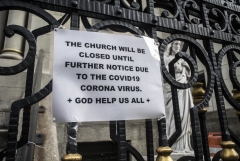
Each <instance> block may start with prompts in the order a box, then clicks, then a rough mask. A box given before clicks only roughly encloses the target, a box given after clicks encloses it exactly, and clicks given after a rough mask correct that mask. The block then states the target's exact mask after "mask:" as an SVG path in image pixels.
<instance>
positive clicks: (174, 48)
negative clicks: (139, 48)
mask: <svg viewBox="0 0 240 161" xmlns="http://www.w3.org/2000/svg"><path fill="white" fill-rule="evenodd" d="M180 48H181V42H180V41H174V42H172V43H171V44H169V45H168V46H167V50H166V51H165V53H164V62H165V65H166V67H167V69H168V64H169V63H170V62H171V61H172V60H173V58H174V57H175V54H176V53H178V52H179V51H180ZM174 68H175V78H176V80H177V81H178V82H180V83H187V82H188V80H189V78H190V76H191V71H190V67H189V66H188V64H187V63H186V62H185V61H184V60H183V59H179V60H178V61H177V62H176V63H175V64H174ZM163 85H164V87H163V90H164V99H165V108H166V126H167V127H166V132H167V137H168V138H170V137H171V136H172V134H173V133H174V132H175V131H176V129H175V122H174V114H173V103H172V94H171V86H170V85H169V84H168V83H166V82H164V84H163ZM177 91H178V101H179V110H180V117H181V121H182V124H181V127H182V133H181V135H180V136H179V138H178V139H177V141H176V142H175V143H174V144H173V145H172V147H171V148H172V149H173V152H177V153H193V149H192V146H191V141H190V136H191V133H192V130H191V119H190V108H192V107H193V106H194V105H193V99H192V93H191V90H190V89H189V88H188V89H183V90H181V89H178V90H177Z"/></svg>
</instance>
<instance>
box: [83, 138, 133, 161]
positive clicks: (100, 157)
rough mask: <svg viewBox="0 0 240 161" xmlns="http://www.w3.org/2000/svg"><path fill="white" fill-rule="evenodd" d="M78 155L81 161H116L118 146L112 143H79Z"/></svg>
mask: <svg viewBox="0 0 240 161" xmlns="http://www.w3.org/2000/svg"><path fill="white" fill-rule="evenodd" d="M78 153H79V154H81V155H82V157H83V159H82V161H118V145H117V143H114V142H113V141H99V142H81V143H80V142H79V143H78ZM128 161H129V154H128Z"/></svg>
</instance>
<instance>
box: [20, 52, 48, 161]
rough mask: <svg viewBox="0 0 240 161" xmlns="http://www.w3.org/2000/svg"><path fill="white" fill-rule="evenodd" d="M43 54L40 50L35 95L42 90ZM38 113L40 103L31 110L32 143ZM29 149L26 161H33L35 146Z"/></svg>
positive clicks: (29, 138)
mask: <svg viewBox="0 0 240 161" xmlns="http://www.w3.org/2000/svg"><path fill="white" fill-rule="evenodd" d="M43 54H44V51H43V50H40V51H39V56H38V62H37V69H36V73H35V75H36V77H35V78H34V86H33V93H36V92H38V91H39V89H40V88H41V78H42V66H43ZM38 111H39V106H38V103H36V104H35V105H33V106H32V108H31V116H30V121H31V122H30V129H29V137H28V140H29V141H30V142H35V138H36V129H37V116H38ZM27 147H28V153H27V154H26V160H29V161H31V160H33V158H34V150H35V144H29V145H28V146H27ZM24 160H25V159H24Z"/></svg>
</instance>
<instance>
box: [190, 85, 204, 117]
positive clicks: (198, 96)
mask: <svg viewBox="0 0 240 161" xmlns="http://www.w3.org/2000/svg"><path fill="white" fill-rule="evenodd" d="M202 87H203V83H201V82H197V83H195V84H194V85H193V88H194V89H193V91H192V95H193V103H194V105H196V104H198V103H199V102H200V101H201V100H202V99H203V97H204V95H205V90H204V89H203V88H202ZM206 112H207V109H206V108H205V107H204V108H202V109H201V110H199V111H198V113H206Z"/></svg>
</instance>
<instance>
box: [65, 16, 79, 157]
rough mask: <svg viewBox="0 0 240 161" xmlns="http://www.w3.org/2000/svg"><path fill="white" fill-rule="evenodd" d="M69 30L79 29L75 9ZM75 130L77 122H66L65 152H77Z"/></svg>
mask: <svg viewBox="0 0 240 161" xmlns="http://www.w3.org/2000/svg"><path fill="white" fill-rule="evenodd" d="M70 29H71V30H79V16H78V12H77V11H73V12H72V15H71V23H70ZM77 130H78V123H77V122H69V123H67V134H68V140H67V148H66V153H67V154H69V153H70V154H75V153H77Z"/></svg>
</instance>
